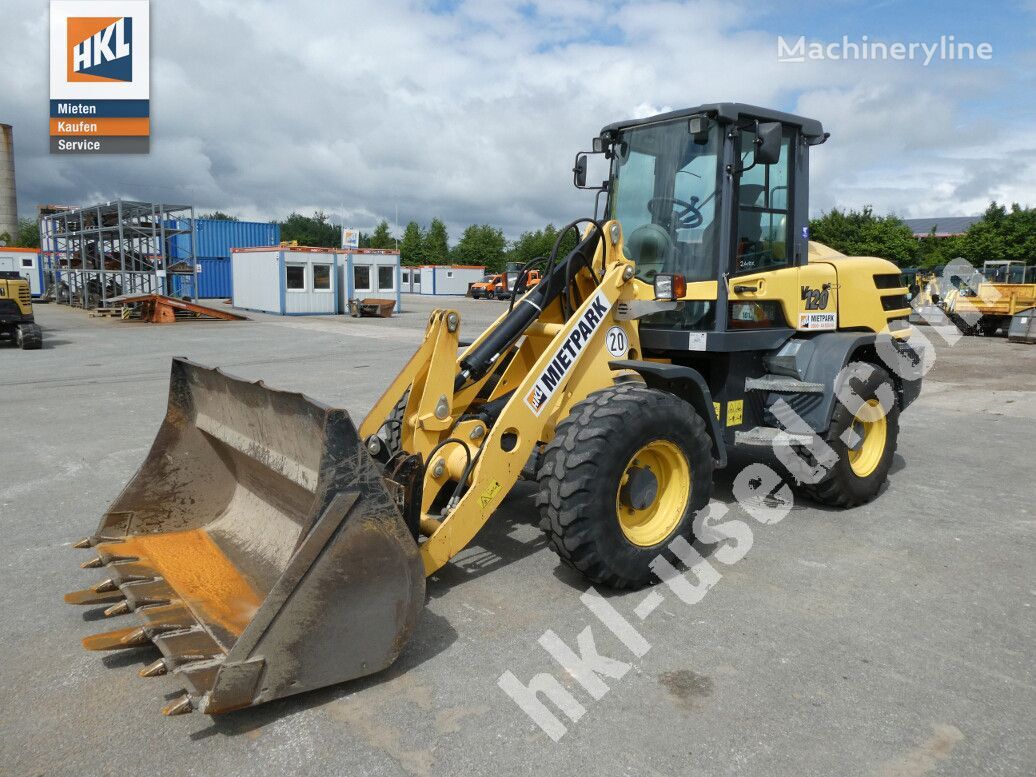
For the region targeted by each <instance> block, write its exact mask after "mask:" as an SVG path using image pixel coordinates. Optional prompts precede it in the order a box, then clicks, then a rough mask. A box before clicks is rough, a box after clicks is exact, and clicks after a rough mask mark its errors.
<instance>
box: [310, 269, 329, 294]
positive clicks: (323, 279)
mask: <svg viewBox="0 0 1036 777" xmlns="http://www.w3.org/2000/svg"><path fill="white" fill-rule="evenodd" d="M313 289H314V290H315V291H331V265H329V264H314V265H313Z"/></svg>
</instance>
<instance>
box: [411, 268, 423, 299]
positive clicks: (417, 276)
mask: <svg viewBox="0 0 1036 777" xmlns="http://www.w3.org/2000/svg"><path fill="white" fill-rule="evenodd" d="M410 278H411V280H410V291H412V292H413V293H414V294H420V293H421V270H414V271H413V274H412V275H411V276H410Z"/></svg>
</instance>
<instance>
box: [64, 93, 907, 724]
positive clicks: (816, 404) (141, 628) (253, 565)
mask: <svg viewBox="0 0 1036 777" xmlns="http://www.w3.org/2000/svg"><path fill="white" fill-rule="evenodd" d="M827 137H828V136H827V133H825V132H824V131H823V128H822V127H821V124H820V123H819V122H818V121H815V120H812V119H807V118H803V117H800V116H795V115H791V114H788V113H783V112H779V111H774V110H768V109H764V108H757V107H754V106H749V105H744V104H738V103H716V104H708V105H701V106H698V107H696V108H691V109H687V110H680V111H674V112H671V113H666V114H662V115H658V116H653V117H650V118H646V119H637V120H631V121H622V122H617V123H614V124H609V125H608V126H606V127H604V128H603V130H602V131H601V132H600V134H599V135H598V137H596V138H594V141H593V151H591V152H584V153H580V154H578V155H577V156H576V161H575V166H574V168H573V171H574V182H575V184H576V186H577V187H581V188H588V189H597V190H598V193H599V194H600V195H601V198H603V201H604V202H605V205H604V207H605V213H604V217H603V218H593V219H585V220H583V221H582V222H575V223H573V224H571V225H569V226H568V227H566V229H564V230H562V232H561V234H560V235H559V238H558V242H557V243H556V244H555V247H554V250H553V251H552V252H550V254H549V255H547V256H545V257H542V258H540V259H537V260H534V261H533V262H530V263H529V264H528V265H526V266H525V267H523V268H522V270H521V272H522V273H529V272H531V271H532V270H534V269H535V270H538V271H539V272H540V274H541V277H542V280H541V281H540V282H539V283H538V284H537V285H536V286H535V287H534V288H532V289H530V290H528V291H527V292H526V293H525V294H524V295H522V296H520V297H519V298H517V299H514V300H512V301H511V302H510V303H509V305H508V309H507V310H506V311H505V312H503V313H502V314H501V316H500V317H499V318H498V319H497V320H496V322H495V323H493V324H492V325H491V326H490V327H488V328H487V329H486V330H485V331H484V332H482V333H481V334H480V335H478V336H477V337H476V338H475V339H474V341H473V342H472V343H471V344H470V345H468V346H467V347H465V348H464V349H463V350H461V349H460V345H459V343H460V340H459V338H460V332H461V317H460V315H459V314H458V313H457V312H456V311H453V310H437V311H435V312H434V313H432V315H431V317H430V319H429V321H428V325H427V329H426V332H425V335H424V339H423V341H422V342H421V343H420V345H419V347H418V348H417V350H416V352H415V353H414V355H413V357H412V358H411V359H410V361H409V362H408V363H407V364H406V366H405V367H404V368H403V369H402V371H401V372H400V373H399V374H398V375H397V376H396V378H395V379H394V380H393V381H392V382H391V384H390V385H389V386H388V388H387V389H386V390H385V393H384V394H383V395H382V396H381V398H380V399H379V400H378V401H377V403H376V404H375V405H374V407H373V408H372V409H371V411H370V413H369V414H368V416H367V417H366V418H365V419H364V420H363V422H362V423H361V424H360V425H359V427H356V426H355V425H354V424H353V421H352V420H351V419H350V417H349V415H348V414H347V413H346V412H345V411H344V410H340V409H335V408H331V407H327V406H325V405H323V404H321V403H319V402H317V401H315V400H312V399H309V398H307V397H305V396H303V395H301V394H297V393H290V392H285V391H279V390H276V389H272V388H269V387H267V386H265V385H263V384H262V383H261V382H259V383H250V382H246V381H242V380H239V379H236V378H233V377H231V376H229V375H226V374H224V373H222V372H220V371H219V370H217V369H211V368H207V367H203V366H201V365H198V364H194V363H192V362H189V361H187V360H184V359H175V360H174V361H173V365H172V377H171V383H170V391H169V405H168V411H167V415H166V418H165V420H164V422H163V424H162V426H161V428H160V430H159V431H158V436H157V438H156V440H155V442H154V444H153V446H152V448H151V451H150V453H149V454H148V456H147V458H146V459H145V461H144V462H143V464H142V466H141V468H140V470H139V471H138V472H137V474H136V475H135V476H134V477H133V479H132V480H131V481H130V483H129V484H128V485H127V486H126V487H125V489H124V490H123V491H122V493H121V494H120V495H119V496H118V497H117V498H116V499H115V501H114V503H113V504H112V505H111V507H110V508H109V509H108V511H107V512H106V513H105V514H104V516H103V517H102V518H101V521H100V525H99V526H98V527H97V529H96V530H95V531H94V533H93V534H91V535H90V536H89V537H87V538H86V539H84V540H82V541H80V542H79V543H77V545H76V547H80V548H89V549H91V551H92V554H93V557H92V558H91V559H90V560H88V561H86V562H85V563H84V564H83V566H84V567H86V568H96V569H99V570H101V571H102V572H103V574H104V580H103V581H102V582H101V583H99V584H95V585H92V586H90V587H87V588H85V589H83V590H80V591H76V592H73V593H70V594H68V595H67V596H66V600H67V601H69V602H71V603H75V604H81V605H90V606H103V607H105V608H106V609H105V614H106V615H108V616H110V617H111V618H113V619H115V620H116V621H119V620H121V619H122V618H125V619H126V620H125V621H124V622H123V623H122V624H120V627H119V628H116V629H115V630H113V631H109V632H107V633H102V634H97V635H94V636H91V637H88V638H86V639H85V640H84V644H85V646H86V647H87V648H90V649H97V650H118V649H124V648H129V647H134V646H141V645H154V646H155V647H157V648H158V650H159V651H160V653H161V657H159V658H157V660H155V661H154V662H153V663H152V664H150V665H148V666H146V667H145V668H144V669H143V670H142V671H141V674H143V675H144V676H149V677H151V676H158V675H171V676H173V677H175V679H176V680H177V681H178V683H179V684H180V685H181V686H182V687H183V688H184V689H185V693H183V695H182V696H179V697H178V698H175V699H174V700H173V701H171V702H170V703H169V704H168V705H167V707H166V708H165V710H164V711H165V712H166V713H167V714H179V713H184V712H190V711H191V710H200V711H202V712H204V713H208V714H216V713H222V712H227V711H229V710H235V709H239V708H242V707H248V706H250V705H255V704H261V703H263V702H266V701H270V700H271V699H276V698H279V697H284V696H288V695H290V694H295V693H300V692H303V691H307V690H311V689H314V688H319V687H321V686H325V685H330V684H333V683H339V682H342V681H345V680H349V679H352V678H356V677H360V676H363V675H368V674H372V673H374V672H378V671H379V670H382V669H384V668H385V667H387V666H389V665H390V664H391V663H392V662H393V661H394V660H395V659H396V657H397V656H398V655H399V654H400V652H401V651H402V650H403V649H404V646H405V645H406V643H407V640H408V639H409V638H410V636H411V634H412V633H413V631H414V629H416V628H419V620H420V614H421V610H422V608H423V606H424V600H425V578H426V576H428V575H431V574H432V573H434V572H435V571H436V570H437V569H439V568H440V567H442V566H443V565H444V564H447V563H449V561H450V559H451V558H452V557H453V556H455V555H456V554H457V553H458V552H459V551H461V550H462V549H463V548H464V547H465V546H466V545H467V544H468V543H469V542H471V540H472V538H473V537H474V536H475V533H476V532H477V531H478V530H479V529H480V528H481V527H482V526H483V525H484V524H485V523H486V522H487V521H489V520H492V517H493V515H494V513H495V512H496V510H497V508H499V507H500V504H501V502H503V501H504V499H505V498H507V495H508V494H509V493H510V492H511V489H512V488H513V487H514V485H515V483H516V482H517V481H518V480H519V479H521V478H527V479H533V480H535V481H536V482H537V483H538V488H539V493H538V500H537V501H538V505H539V510H540V513H541V520H542V526H544V527H545V531H546V534H547V537H548V539H549V545H550V547H551V548H552V549H553V550H554V552H555V553H557V555H558V556H559V557H560V560H561V561H562V562H563V563H565V564H567V565H569V566H571V567H573V568H575V569H577V570H579V571H580V572H582V573H583V575H585V576H586V578H587V579H588V580H589V581H592V582H593V583H595V584H599V585H603V586H609V587H612V588H620V589H621V588H637V587H640V586H644V585H647V584H650V583H652V582H653V581H655V580H656V578H655V574H654V572H653V571H652V570H653V564H652V562H653V561H655V560H656V559H657V557H659V556H665V557H667V558H669V559H671V560H672V561H673V563H677V559H676V557H675V556H674V555H673V553H672V550H671V549H670V543H673V542H676V541H679V542H682V540H683V539H690V538H691V537H692V533H693V532H692V527H693V519H694V516H695V514H696V513H697V512H698V511H699V510H701V509H702V508H703V507H704V506H705V505H706V504H707V503H708V501H709V498H710V495H711V492H712V481H713V472H714V471H715V470H716V469H717V468H720V467H723V466H725V464H726V462H727V458H728V452H730V451H731V450H733V449H734V448H735V447H736V446H737V447H749V448H750V447H756V448H757V449H759V450H761V449H763V448H766V447H769V446H772V445H773V444H774V443H775V441H776V440H777V439H778V437H780V435H785V436H786V437H785V439H788V438H789V437H790V438H791V439H792V440H796V441H797V442H798V443H799V444H800V445H801V447H802V449H803V450H806V451H807V452H808V450H809V446H810V443H811V442H812V441H815V440H818V439H819V440H821V441H823V442H825V443H826V444H827V445H828V446H830V449H831V450H832V451H833V452H834V455H835V458H834V460H833V461H831V462H829V467H828V469H827V471H826V474H825V475H824V476H823V477H822V478H821V479H819V480H817V481H816V482H812V483H809V484H808V489H809V493H810V495H811V496H812V497H813V498H814V499H816V500H819V501H821V502H824V503H826V504H830V505H836V506H841V507H848V506H852V505H856V504H860V503H863V502H866V501H868V500H870V499H872V498H874V497H875V496H876V495H877V494H878V492H879V490H880V489H881V487H882V485H883V484H884V482H885V480H886V476H887V474H888V471H889V467H890V465H891V463H892V457H893V454H894V452H895V448H896V440H897V436H898V430H899V426H898V419H899V413H900V412H901V411H902V410H903V409H904V408H905V407H907V406H908V405H909V404H910V403H911V402H912V401H913V400H914V399H915V398H916V397H917V395H918V393H919V391H920V372H919V371H917V372H915V373H911V372H907V374H906V375H905V376H904V375H901V374H900V373H901V372H902V371H901V370H892V369H889V368H887V367H886V366H885V363H884V361H883V358H882V354H883V353H885V354H886V356H887V349H889V348H891V349H892V350H893V351H895V353H896V354H898V355H900V356H904V357H906V358H907V359H908V360H909V362H910V363H911V364H914V365H916V364H918V363H919V360H920V356H921V352H920V349H919V348H917V347H915V346H912V345H911V343H910V342H909V341H908V338H909V335H910V332H911V328H910V325H909V323H908V321H907V319H908V316H909V314H910V306H909V304H908V302H907V299H906V292H907V289H906V288H905V287H904V286H903V285H902V280H901V278H900V274H899V270H898V269H897V268H896V266H895V265H893V264H892V263H890V262H887V261H884V260H882V259H875V258H850V257H846V256H843V255H842V254H839V253H838V252H836V251H833V250H831V249H828V248H825V247H824V246H821V245H818V244H811V243H810V242H809V239H808V238H809V235H808V214H807V207H808V181H809V154H810V149H811V147H813V146H816V145H819V144H820V143H823V142H824V141H825V140H826V139H827ZM591 153H592V154H599V155H602V156H603V157H604V159H605V160H606V161H607V163H608V165H609V174H608V178H607V180H606V181H604V182H603V183H602V184H601V185H599V186H596V187H594V186H590V185H588V184H587V181H586V177H587V167H588V164H587V160H588V154H591ZM599 199H600V198H599ZM571 231H575V232H576V234H577V236H578V242H577V244H576V246H575V248H574V249H573V250H572V251H570V252H568V253H567V254H564V255H562V254H560V252H559V249H558V246H559V245H560V243H561V240H562V238H563V237H564V235H565V234H566V233H568V232H571ZM847 368H848V369H847ZM861 368H863V369H861ZM846 388H848V389H849V391H848V392H846V391H844V390H843V389H846ZM836 394H838V395H839V396H843V397H844V396H850V397H851V398H853V399H852V402H855V405H853V404H852V402H848V403H847V402H846V401H845V400H844V398H843V400H842V401H838V400H836ZM791 411H793V412H791ZM791 416H794V418H792V417H791ZM804 455H806V454H804ZM681 538H682V539H681Z"/></svg>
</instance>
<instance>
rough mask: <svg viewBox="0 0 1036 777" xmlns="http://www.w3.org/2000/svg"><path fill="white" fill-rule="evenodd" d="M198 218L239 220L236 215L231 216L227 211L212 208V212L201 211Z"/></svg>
mask: <svg viewBox="0 0 1036 777" xmlns="http://www.w3.org/2000/svg"><path fill="white" fill-rule="evenodd" d="M198 218H200V219H208V220H209V221H240V220H241V219H239V218H238V217H237V216H231V215H230V214H229V213H224V212H223V211H221V210H214V211H212V213H203V214H201V215H200V216H198Z"/></svg>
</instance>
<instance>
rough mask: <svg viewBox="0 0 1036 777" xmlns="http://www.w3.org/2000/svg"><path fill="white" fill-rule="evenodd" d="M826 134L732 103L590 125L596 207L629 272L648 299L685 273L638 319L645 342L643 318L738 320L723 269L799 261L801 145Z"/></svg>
mask: <svg viewBox="0 0 1036 777" xmlns="http://www.w3.org/2000/svg"><path fill="white" fill-rule="evenodd" d="M826 139H827V134H826V133H825V132H824V131H823V128H822V126H821V124H820V122H818V121H815V120H812V119H806V118H803V117H801V116H794V115H792V114H788V113H783V112H780V111H773V110H769V109H766V108H758V107H755V106H751V105H744V104H740V103H716V104H709V105H701V106H698V107H696V108H689V109H686V110H681V111H673V112H671V113H665V114H661V115H658V116H653V117H650V118H646V119H637V120H630V121H622V122H616V123H614V124H609V125H608V126H606V127H604V129H602V130H601V133H600V136H599V137H598V138H596V139H595V140H594V150H595V152H599V153H603V154H604V155H605V156H606V158H608V159H609V160H610V175H609V180H608V181H607V182H605V184H604V185H603V189H604V191H605V192H606V193H607V205H606V214H607V216H606V217H607V218H608V219H616V220H617V221H619V223H620V224H621V225H622V232H623V236H624V250H625V252H626V255H627V257H628V258H630V259H632V260H633V261H635V262H636V274H637V278H639V279H640V280H641V281H643V282H645V283H648V284H654V285H655V288H656V297H659V298H664V294H659V293H657V292H659V291H661V290H665V289H667V288H669V286H668V285H667V284H671V283H672V281H671V280H670V279H671V278H674V277H675V278H678V279H680V281H679V282H678V283H679V285H680V287H681V288H682V287H683V285H684V284H686V291H685V292H684V293H673V294H672V295H671V297H670V299H678V300H680V301H679V302H678V303H677V305H676V306H675V308H674V309H670V310H663V311H660V312H658V313H654V314H651V315H649V316H646V317H643V318H642V320H641V323H642V325H643V326H645V327H646V329H647V332H648V338H647V339H648V340H649V341H650V340H652V339H658V338H653V337H652V336H651V334H650V332H651V331H652V330H655V329H677V330H681V331H687V330H691V331H703V332H727V331H728V330H731V329H739V328H741V327H740V326H739V322H738V320H737V319H736V318H735V319H733V320H732V316H731V313H732V310H731V307H730V306H729V305H728V304H727V303H728V300H727V296H728V295H727V289H726V280H727V279H732V278H737V277H739V276H745V275H750V274H758V273H760V272H767V271H771V270H779V269H783V268H788V267H796V266H803V265H805V264H806V263H807V261H808V251H809V248H808V245H809V232H808V225H809V221H808V202H809V183H808V182H809V154H808V147H809V146H812V145H817V144H820V143H823V142H824V140H826ZM580 156H581V157H582V159H580V158H579V157H577V161H576V168H575V172H576V185H577V186H579V185H580V184H581V181H580V175H582V177H583V179H584V180H583V181H582V184H583V185H584V186H585V170H586V162H585V156H583V155H580ZM660 285H661V287H662V289H660ZM670 307H671V308H672V307H673V306H670ZM733 312H734V314H735V316H736V315H739V313H738V311H736V310H735V311H733ZM772 323H773V324H774V326H775V327H780V325H781V324H784V323H786V322H783V321H782V322H778V321H774V322H772ZM662 339H663V340H664V339H666V338H662ZM714 342H716V344H717V345H719V344H720V343H721V339H715V340H714ZM710 350H712V349H711V348H710Z"/></svg>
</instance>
